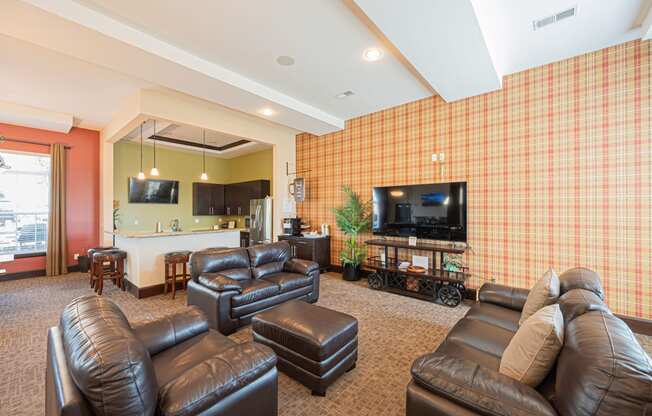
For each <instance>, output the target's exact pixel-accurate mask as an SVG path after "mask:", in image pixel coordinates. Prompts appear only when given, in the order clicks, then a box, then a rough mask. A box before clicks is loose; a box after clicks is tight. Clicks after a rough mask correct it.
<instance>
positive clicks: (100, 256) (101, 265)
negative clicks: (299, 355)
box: [91, 249, 127, 296]
mask: <svg viewBox="0 0 652 416" xmlns="http://www.w3.org/2000/svg"><path fill="white" fill-rule="evenodd" d="M126 258H127V253H126V252H125V251H122V250H118V249H111V250H104V251H98V252H96V253H94V254H93V265H92V266H91V267H92V273H93V275H92V279H93V284H92V286H93V287H94V288H95V291H96V292H97V294H98V295H100V296H101V295H102V289H103V288H104V280H105V279H111V280H113V284H115V285H116V286H118V287H119V288H120V289H122V290H125V284H124V275H125V259H126Z"/></svg>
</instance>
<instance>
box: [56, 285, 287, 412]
mask: <svg viewBox="0 0 652 416" xmlns="http://www.w3.org/2000/svg"><path fill="white" fill-rule="evenodd" d="M45 379H46V381H45V414H46V415H47V416H51V415H83V416H86V415H103V416H113V415H120V416H130V415H160V416H164V415H175V416H183V415H195V414H202V415H221V416H224V415H232V416H236V415H246V414H250V415H254V414H255V415H262V416H275V415H277V400H278V391H277V384H278V383H277V379H278V375H277V370H276V355H275V353H274V352H273V351H272V350H271V349H270V348H268V347H267V346H264V345H262V344H258V343H255V342H247V343H243V344H237V343H235V342H233V341H231V340H230V339H228V338H227V337H225V336H223V335H222V334H220V333H218V332H217V331H214V330H211V329H209V327H208V321H207V320H206V317H205V316H204V314H203V312H201V311H200V310H199V309H197V308H194V307H190V308H187V309H185V310H183V311H181V312H176V313H173V314H171V315H168V316H166V317H163V318H161V319H156V320H153V321H148V322H144V323H141V324H137V325H134V326H131V325H130V324H129V322H128V321H127V319H126V317H125V316H124V314H123V313H122V311H120V309H119V308H118V307H117V306H116V305H115V304H114V303H113V302H111V301H110V300H108V299H106V298H102V297H98V296H95V295H90V296H85V297H81V298H78V299H76V300H74V301H73V302H72V303H71V304H69V305H68V306H67V307H66V308H65V309H64V311H63V313H62V314H61V318H60V323H59V325H58V326H56V327H53V328H50V330H49V331H48V348H47V367H46V373H45Z"/></svg>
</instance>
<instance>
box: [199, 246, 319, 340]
mask: <svg viewBox="0 0 652 416" xmlns="http://www.w3.org/2000/svg"><path fill="white" fill-rule="evenodd" d="M190 277H191V280H190V281H189V282H188V304H189V305H196V306H198V307H199V308H201V309H202V310H203V311H204V313H205V314H206V316H207V317H208V320H209V323H210V326H211V328H214V329H217V330H218V331H220V332H221V333H222V334H225V335H228V334H231V333H233V332H234V331H235V330H236V329H238V328H240V327H241V326H243V325H246V324H248V323H250V322H251V318H252V317H253V316H254V315H255V314H257V313H259V312H261V311H264V310H266V309H269V308H272V307H274V306H276V305H278V304H280V303H283V302H286V301H288V300H291V299H301V300H305V301H307V302H310V303H314V302H317V300H318V299H319V265H318V264H317V263H315V262H312V261H307V260H301V259H297V258H291V256H290V245H289V244H288V243H287V241H279V242H277V243H271V244H261V245H255V246H251V247H248V248H236V249H230V250H210V249H209V250H204V251H198V252H195V253H193V254H192V256H191V257H190Z"/></svg>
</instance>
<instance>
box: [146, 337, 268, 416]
mask: <svg viewBox="0 0 652 416" xmlns="http://www.w3.org/2000/svg"><path fill="white" fill-rule="evenodd" d="M275 366H276V354H275V353H274V351H272V349H271V348H269V347H267V346H265V345H262V344H258V343H254V342H247V343H244V344H238V345H235V346H233V347H231V348H228V349H226V350H224V351H222V352H220V353H218V354H216V355H214V356H213V357H211V358H208V359H206V360H204V361H203V362H201V363H199V364H197V365H195V366H194V367H192V368H190V369H189V370H187V371H185V372H184V373H183V374H181V375H180V376H179V377H177V378H176V379H174V380H172V381H170V382H168V383H167V384H166V385H165V386H163V387H162V388H161V390H160V392H159V406H160V408H161V412H162V414H163V415H176V416H182V415H196V414H199V413H201V412H203V411H205V410H207V409H209V408H210V407H212V406H213V405H215V404H216V403H218V402H219V401H220V400H222V399H224V398H225V397H226V396H228V395H230V394H231V393H233V392H235V391H237V390H240V389H241V388H243V387H245V386H247V385H248V384H250V383H252V382H254V381H255V380H257V379H258V378H260V377H262V376H263V375H265V374H267V373H268V372H269V371H270V370H273V369H274V367H275Z"/></svg>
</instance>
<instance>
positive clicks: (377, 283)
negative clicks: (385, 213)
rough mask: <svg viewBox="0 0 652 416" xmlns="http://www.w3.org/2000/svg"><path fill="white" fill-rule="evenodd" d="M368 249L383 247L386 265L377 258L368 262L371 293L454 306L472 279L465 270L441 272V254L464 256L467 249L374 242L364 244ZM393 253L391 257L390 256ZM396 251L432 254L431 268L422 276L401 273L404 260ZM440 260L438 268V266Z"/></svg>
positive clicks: (407, 272) (402, 241)
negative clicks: (394, 295)
mask: <svg viewBox="0 0 652 416" xmlns="http://www.w3.org/2000/svg"><path fill="white" fill-rule="evenodd" d="M366 244H367V245H370V246H377V247H384V249H385V261H382V259H381V258H380V256H372V257H370V258H369V259H367V261H366V263H365V267H367V268H369V269H372V270H373V273H371V274H370V275H369V286H370V287H371V288H372V289H379V290H384V291H387V292H392V293H398V294H401V295H406V296H411V297H415V298H419V299H423V300H428V301H431V302H437V303H442V304H444V305H446V306H451V307H454V306H457V305H459V304H460V303H461V302H462V299H464V295H465V290H466V288H465V286H464V283H465V282H466V281H467V279H468V278H469V277H470V276H471V275H470V273H469V272H468V269H467V268H463V269H462V270H460V271H449V270H445V269H444V253H451V254H463V253H464V252H465V251H466V248H462V247H455V246H453V245H452V244H442V243H440V244H437V243H419V242H417V244H416V245H413V246H411V245H409V244H408V242H407V241H404V240H384V239H373V240H368V241H366ZM390 249H393V252H394V253H393V254H394V256H393V257H392V256H390V255H389V251H390ZM399 249H407V250H418V251H428V252H430V253H432V261H433V267H431V268H428V269H427V270H426V271H425V273H416V272H410V271H407V270H401V269H399V268H398V265H399V264H400V263H401V262H403V261H408V260H407V259H400V258H399V253H398V251H399ZM437 258H439V265H437Z"/></svg>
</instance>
